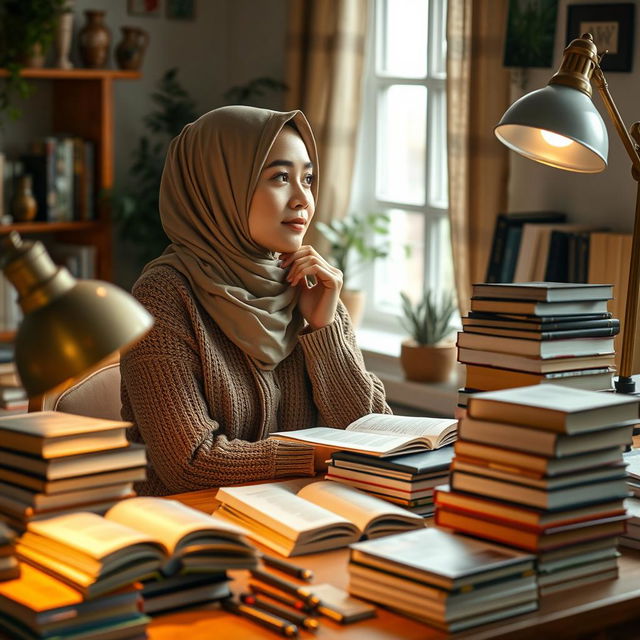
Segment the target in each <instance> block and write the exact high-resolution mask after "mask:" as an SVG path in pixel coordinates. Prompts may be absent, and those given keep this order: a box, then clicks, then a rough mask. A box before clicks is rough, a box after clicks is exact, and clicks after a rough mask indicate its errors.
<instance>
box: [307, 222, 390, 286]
mask: <svg viewBox="0 0 640 640" xmlns="http://www.w3.org/2000/svg"><path fill="white" fill-rule="evenodd" d="M390 222H391V218H390V217H389V215H388V214H386V213H365V214H352V215H349V216H347V217H346V218H343V219H341V220H333V221H332V222H330V223H329V224H326V223H324V222H318V223H317V228H318V230H319V231H320V233H322V235H323V236H324V237H325V238H326V239H327V240H328V241H329V245H330V246H329V251H330V255H329V259H330V260H331V262H333V264H334V265H335V266H336V267H337V268H338V269H340V271H342V275H343V278H344V281H345V283H346V282H348V280H349V279H351V278H353V274H354V273H356V272H357V271H358V269H362V267H364V265H366V264H368V263H371V262H373V261H374V260H378V259H379V258H386V257H387V256H388V255H389V250H390V246H389V242H388V240H385V242H384V243H383V244H380V243H377V242H375V239H374V238H375V236H376V235H378V236H388V235H389V223H390Z"/></svg>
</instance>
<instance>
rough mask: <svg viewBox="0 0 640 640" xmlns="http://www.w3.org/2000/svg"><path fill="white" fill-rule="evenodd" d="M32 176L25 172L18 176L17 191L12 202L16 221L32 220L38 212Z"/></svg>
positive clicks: (12, 210)
mask: <svg viewBox="0 0 640 640" xmlns="http://www.w3.org/2000/svg"><path fill="white" fill-rule="evenodd" d="M32 186H33V182H32V178H31V176H30V175H29V174H25V175H23V176H20V177H19V178H18V183H17V184H16V191H15V194H14V196H13V200H12V202H11V213H12V214H13V219H14V220H15V221H16V222H30V221H31V220H33V219H34V218H35V217H36V213H38V203H37V202H36V199H35V198H34V197H33V191H32Z"/></svg>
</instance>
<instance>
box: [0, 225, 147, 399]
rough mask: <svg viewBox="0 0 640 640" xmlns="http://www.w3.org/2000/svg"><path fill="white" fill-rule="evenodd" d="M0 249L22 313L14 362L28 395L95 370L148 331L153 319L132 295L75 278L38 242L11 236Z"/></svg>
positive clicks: (99, 282) (41, 391)
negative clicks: (59, 265)
mask: <svg viewBox="0 0 640 640" xmlns="http://www.w3.org/2000/svg"><path fill="white" fill-rule="evenodd" d="M3 249H4V255H3V259H2V261H3V269H4V272H5V275H6V276H7V278H8V279H9V280H10V281H11V282H12V284H13V285H14V286H15V287H16V289H17V290H18V302H19V303H20V306H21V307H22V310H23V312H24V319H23V321H22V323H21V325H20V327H19V328H18V332H17V335H16V340H15V361H16V368H17V370H18V374H19V376H20V379H21V382H22V384H23V386H24V388H25V390H26V392H27V395H28V396H29V397H34V396H38V395H41V394H43V393H44V392H46V391H49V390H50V389H53V388H55V387H57V386H59V385H60V384H62V383H64V382H66V381H68V380H69V379H72V378H75V377H77V376H79V375H80V374H82V373H84V372H85V371H87V370H89V369H91V368H93V367H95V366H96V365H98V364H99V363H100V362H101V361H102V360H104V359H105V358H107V357H108V356H110V355H111V354H113V353H114V352H116V351H118V350H120V349H123V348H126V347H127V346H129V345H131V344H132V343H134V342H135V341H137V340H138V339H139V338H141V337H142V336H143V335H144V334H145V333H147V331H148V330H149V329H150V328H151V326H152V324H153V319H152V316H151V315H150V314H149V313H148V312H147V310H146V309H145V308H144V307H143V306H142V305H141V304H140V303H139V302H137V300H135V299H134V298H133V297H132V296H131V295H129V294H128V293H126V292H125V291H123V290H122V289H120V288H118V287H116V286H115V285H112V284H109V283H107V282H101V281H98V280H81V281H77V280H75V279H74V278H73V277H72V276H71V275H70V274H69V272H68V271H67V270H66V269H65V268H64V267H57V266H56V265H55V264H53V262H52V261H51V258H50V257H49V255H48V254H47V252H46V250H45V248H44V246H43V245H42V244H41V243H40V242H34V243H31V242H24V243H23V242H22V240H21V238H20V237H19V236H18V234H15V233H12V234H10V235H9V236H8V238H7V239H6V240H5V241H4V242H3Z"/></svg>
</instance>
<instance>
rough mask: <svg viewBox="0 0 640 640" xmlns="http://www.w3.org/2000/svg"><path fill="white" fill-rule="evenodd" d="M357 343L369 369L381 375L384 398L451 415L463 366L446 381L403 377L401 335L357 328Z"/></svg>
mask: <svg viewBox="0 0 640 640" xmlns="http://www.w3.org/2000/svg"><path fill="white" fill-rule="evenodd" d="M357 335H358V344H359V346H360V349H361V350H362V355H363V356H364V361H365V365H366V367H367V370H368V371H371V373H373V374H375V375H376V376H378V378H380V380H381V382H382V384H384V388H385V391H386V394H387V400H388V401H389V402H390V403H392V404H398V405H402V406H405V407H409V408H411V409H416V410H419V411H421V412H424V413H425V414H429V415H441V416H451V417H452V416H453V414H454V410H455V407H456V400H457V391H458V387H460V386H462V382H461V381H462V380H464V367H463V366H462V365H457V366H456V369H455V370H454V373H453V375H452V377H451V379H450V380H449V381H447V382H439V383H426V382H412V381H410V380H405V378H404V374H403V372H402V367H401V365H400V357H399V353H400V343H401V342H402V340H403V339H404V338H405V337H406V336H404V335H401V334H396V333H389V332H382V331H376V330H375V329H371V328H366V327H364V328H362V329H358V332H357Z"/></svg>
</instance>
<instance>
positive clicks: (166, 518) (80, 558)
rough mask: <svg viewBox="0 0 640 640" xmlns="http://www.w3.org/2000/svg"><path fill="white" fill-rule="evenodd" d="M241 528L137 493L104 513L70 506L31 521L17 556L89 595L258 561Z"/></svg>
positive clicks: (18, 546) (22, 538)
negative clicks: (147, 580) (64, 511)
mask: <svg viewBox="0 0 640 640" xmlns="http://www.w3.org/2000/svg"><path fill="white" fill-rule="evenodd" d="M244 533H245V531H244V530H243V529H242V528H240V527H237V526H235V525H233V524H231V523H229V522H226V521H224V520H221V519H220V518H217V517H214V516H209V515H207V514H206V513H203V512H201V511H198V510H196V509H192V508H190V507H187V506H185V505H183V504H182V503H180V502H177V501H175V500H166V499H164V498H152V497H137V498H130V499H128V500H122V501H120V502H118V503H117V504H116V505H115V506H114V507H112V508H111V509H109V511H107V513H106V514H105V515H104V516H100V515H97V514H95V513H88V512H75V513H70V514H67V515H62V516H56V517H53V518H48V519H46V520H39V521H36V522H30V523H29V525H28V527H27V531H26V532H25V533H24V534H23V535H22V537H21V538H20V540H19V541H18V544H17V547H16V551H17V553H18V556H19V557H20V558H21V559H22V560H24V561H26V562H29V563H30V564H33V565H35V566H37V567H38V568H39V569H41V570H42V571H45V572H47V573H50V574H51V575H53V576H55V577H56V578H58V579H59V580H61V581H63V582H66V583H67V584H70V585H71V586H73V587H74V588H76V589H78V590H79V591H80V592H81V593H82V594H83V595H84V596H85V597H95V596H97V595H101V594H103V593H107V592H108V591H111V590H113V589H115V588H118V587H120V586H124V585H126V584H130V583H131V582H134V581H137V580H141V579H143V578H150V577H154V576H156V575H157V574H158V573H162V574H165V575H172V574H174V573H177V572H179V571H194V572H209V573H212V572H213V573H215V572H220V571H223V570H225V569H247V568H252V567H254V566H255V565H256V563H257V555H256V551H255V549H254V548H253V547H252V546H251V545H249V543H247V542H246V540H245V539H244Z"/></svg>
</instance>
